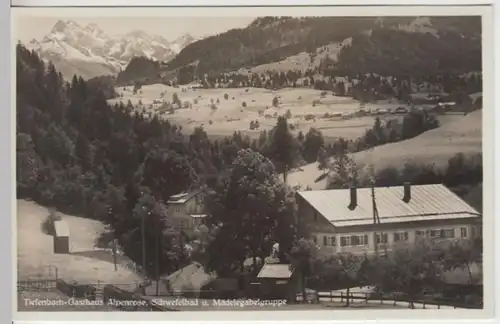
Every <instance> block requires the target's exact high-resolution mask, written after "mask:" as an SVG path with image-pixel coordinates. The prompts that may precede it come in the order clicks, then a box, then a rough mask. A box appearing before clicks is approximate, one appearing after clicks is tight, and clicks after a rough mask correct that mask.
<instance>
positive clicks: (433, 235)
mask: <svg viewBox="0 0 500 324" xmlns="http://www.w3.org/2000/svg"><path fill="white" fill-rule="evenodd" d="M437 236H439V233H438V231H436V230H431V237H437Z"/></svg>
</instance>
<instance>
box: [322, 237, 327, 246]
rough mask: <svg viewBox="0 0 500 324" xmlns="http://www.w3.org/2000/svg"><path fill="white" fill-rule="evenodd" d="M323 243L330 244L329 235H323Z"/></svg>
mask: <svg viewBox="0 0 500 324" xmlns="http://www.w3.org/2000/svg"><path fill="white" fill-rule="evenodd" d="M323 245H324V246H327V245H328V236H323Z"/></svg>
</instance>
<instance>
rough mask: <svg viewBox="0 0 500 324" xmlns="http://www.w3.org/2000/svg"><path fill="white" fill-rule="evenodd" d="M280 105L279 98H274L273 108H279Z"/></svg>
mask: <svg viewBox="0 0 500 324" xmlns="http://www.w3.org/2000/svg"><path fill="white" fill-rule="evenodd" d="M279 104H280V102H279V99H278V97H274V98H273V107H278V105H279Z"/></svg>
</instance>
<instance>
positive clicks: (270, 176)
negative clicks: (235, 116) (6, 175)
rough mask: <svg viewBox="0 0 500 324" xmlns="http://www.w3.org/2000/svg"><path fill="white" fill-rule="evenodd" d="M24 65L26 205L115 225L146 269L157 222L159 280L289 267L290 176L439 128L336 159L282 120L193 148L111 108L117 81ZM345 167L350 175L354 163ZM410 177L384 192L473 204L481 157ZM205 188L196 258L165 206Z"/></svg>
mask: <svg viewBox="0 0 500 324" xmlns="http://www.w3.org/2000/svg"><path fill="white" fill-rule="evenodd" d="M16 54H17V55H16V57H17V64H16V69H17V80H16V82H17V84H16V89H17V96H16V98H17V103H16V105H17V118H16V129H17V147H16V163H17V165H16V167H17V171H16V172H17V198H18V199H33V200H34V201H36V202H38V203H40V204H42V205H44V206H47V207H54V208H56V209H58V210H60V211H62V212H67V213H71V214H75V215H80V216H82V217H87V218H92V219H97V220H100V221H102V222H104V223H106V224H108V225H110V227H111V229H112V234H113V236H114V237H115V238H117V239H118V240H119V242H120V245H121V246H122V248H123V249H124V252H125V253H126V254H127V255H128V256H129V257H130V258H131V259H132V260H134V261H135V262H137V263H141V258H142V252H141V243H140V242H141V235H140V231H139V230H138V229H139V228H140V224H141V219H145V222H146V233H147V235H146V237H147V239H146V245H147V250H148V251H155V246H157V244H159V245H160V246H161V248H160V249H159V250H157V254H156V255H155V254H147V263H146V269H145V271H146V272H147V273H148V274H149V275H150V276H152V277H154V276H156V275H158V272H156V270H157V269H156V267H155V261H154V260H159V263H160V264H159V267H158V270H159V271H160V272H161V273H164V272H171V271H173V270H176V269H178V268H179V267H180V266H182V265H183V264H185V263H186V262H189V260H190V259H191V258H195V257H196V258H200V260H204V262H205V263H207V266H209V267H210V268H212V269H215V270H217V271H219V272H221V273H226V274H229V273H234V272H237V271H241V268H242V260H243V259H244V258H246V257H254V258H256V257H259V258H262V257H264V256H265V255H267V254H268V253H269V251H270V247H271V245H272V244H273V242H276V241H277V242H280V244H281V246H282V247H283V250H280V252H282V254H281V255H280V258H287V257H288V256H287V254H286V252H288V250H290V249H291V246H292V245H293V242H295V241H296V239H297V237H295V236H294V229H293V226H294V217H295V216H294V213H295V207H294V200H293V191H292V190H291V188H288V187H287V186H286V185H285V184H284V183H283V181H281V174H282V175H283V178H285V180H286V174H287V173H288V171H290V170H291V169H293V168H294V167H296V166H298V165H300V164H302V163H305V162H306V161H307V162H311V161H314V160H316V159H318V157H321V156H323V157H324V156H325V153H324V151H326V152H327V153H326V156H331V155H334V156H335V157H338V156H344V155H345V154H346V153H347V151H349V150H351V151H352V150H362V149H365V148H367V147H373V146H376V145H380V144H383V143H386V142H389V141H397V140H403V139H405V138H410V137H413V136H416V135H418V134H420V133H421V132H423V131H426V130H428V129H432V128H434V127H437V126H438V125H437V124H436V122H435V120H433V119H432V118H431V117H429V116H424V115H421V114H419V113H416V114H415V115H409V116H408V117H407V118H406V119H405V120H406V121H403V123H402V124H401V125H399V124H398V125H397V126H396V124H392V125H387V124H384V125H382V124H380V121H378V122H377V121H376V123H375V125H374V128H373V129H372V130H369V131H368V132H367V134H366V135H365V137H363V139H360V140H359V141H357V142H355V143H356V144H349V143H347V142H346V141H344V142H346V143H347V144H345V145H344V142H342V141H341V140H339V142H338V143H340V144H338V143H337V144H334V145H332V146H330V147H327V146H326V145H325V144H324V141H323V139H322V135H321V132H319V131H317V130H311V131H310V132H308V133H307V134H305V135H304V134H302V135H300V134H299V137H298V138H295V137H294V136H292V133H291V132H290V127H291V125H289V124H288V123H287V119H286V116H282V117H280V118H278V121H277V124H276V126H275V127H274V129H272V130H271V131H269V132H263V133H262V134H261V137H260V138H259V139H257V140H255V141H251V140H250V139H249V138H247V137H244V136H242V135H241V134H240V133H235V134H234V135H233V136H231V137H228V138H225V139H221V140H217V141H210V140H209V139H208V136H207V133H206V132H205V131H204V130H203V129H202V128H198V129H196V130H195V131H194V132H193V133H192V134H191V135H189V136H186V135H183V132H182V129H181V128H180V127H178V126H176V125H174V124H171V123H170V122H168V121H166V120H162V119H160V118H159V117H158V116H156V115H155V116H147V115H145V114H142V113H140V112H137V111H135V110H134V109H133V107H132V106H131V104H129V105H123V104H120V105H118V104H117V105H114V106H110V105H109V104H108V103H107V102H106V99H108V98H109V97H110V96H113V95H116V94H113V93H112V91H110V87H109V83H108V82H109V80H107V79H96V80H93V81H88V82H87V81H84V80H83V79H81V78H78V77H76V76H75V77H74V78H73V79H72V81H71V82H68V83H66V82H64V81H63V78H62V76H61V74H60V73H58V72H57V71H56V69H55V68H54V66H53V65H52V64H44V62H43V61H41V60H40V58H39V57H38V56H37V55H36V54H35V53H34V52H30V51H28V50H27V49H26V48H25V47H23V46H22V45H20V44H19V45H18V46H17V53H16ZM106 84H108V86H104V87H103V85H106ZM353 143H354V142H353ZM349 147H352V148H349ZM334 160H336V161H337V162H336V164H335V167H338V166H339V163H338V161H341V160H342V159H338V158H335V159H334ZM340 167H343V166H342V165H340ZM408 169H409V167H406V168H405V169H404V170H406V171H404V177H402V176H401V175H400V174H399V173H397V172H394V171H390V170H389V171H384V170H382V171H381V172H380V174H379V175H378V178H379V179H381V180H379V181H381V182H380V183H381V184H383V185H391V184H400V182H401V181H403V180H404V181H416V182H418V183H436V182H442V181H444V182H445V183H446V184H447V185H449V186H453V187H458V186H460V185H461V181H462V180H463V179H467V180H466V184H467V189H464V190H463V192H462V194H463V195H465V194H466V193H467V191H468V189H469V187H472V186H475V185H478V184H480V182H481V180H482V162H481V159H480V157H479V158H478V159H473V160H469V159H466V158H463V157H462V158H461V157H455V158H453V159H451V160H450V163H449V167H448V168H447V169H446V170H441V171H439V173H437V172H429V168H428V167H427V166H418V165H415V166H412V169H411V170H412V172H409V171H408ZM384 172H385V173H384ZM398 172H399V171H398ZM396 173H397V174H396ZM346 181H348V180H346ZM349 181H350V180H349ZM333 183H335V181H334V182H333ZM336 183H337V184H338V182H336ZM341 185H346V183H343V184H341ZM200 187H206V188H208V189H209V192H210V194H209V196H208V199H207V209H208V210H207V211H208V213H209V215H210V216H209V229H208V231H207V233H205V234H206V235H207V236H208V238H207V240H205V242H206V244H207V246H206V247H204V249H205V250H206V251H207V253H208V254H202V253H198V254H197V253H196V252H195V253H193V254H187V253H186V251H185V250H184V246H183V244H180V243H179V240H178V237H179V236H181V237H182V235H181V234H182V233H179V230H178V229H177V228H175V227H174V226H173V224H172V222H171V221H170V219H169V217H168V215H167V213H166V209H165V205H164V202H165V201H166V200H168V198H169V197H170V196H171V195H173V194H177V193H179V192H181V191H185V190H189V189H191V188H200ZM263 201H266V202H268V204H264V203H263ZM264 205H265V208H264V207H263V206H264ZM259 206H261V207H259ZM237 216H239V217H237ZM256 228H258V229H260V232H255V229H256ZM252 233H253V234H252ZM236 234H237V235H236ZM241 237H246V238H245V240H242V239H240V238H241ZM262 237H265V240H263V239H262ZM186 239H189V238H186ZM158 242H161V243H158ZM207 255H208V257H207ZM213 260H218V261H219V262H217V263H216V264H213ZM211 262H212V263H211Z"/></svg>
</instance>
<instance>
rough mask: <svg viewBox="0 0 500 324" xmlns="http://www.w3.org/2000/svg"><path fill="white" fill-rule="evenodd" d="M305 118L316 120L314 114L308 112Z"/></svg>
mask: <svg viewBox="0 0 500 324" xmlns="http://www.w3.org/2000/svg"><path fill="white" fill-rule="evenodd" d="M304 119H305V120H314V115H311V114H308V115H306V116H305V117H304Z"/></svg>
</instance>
